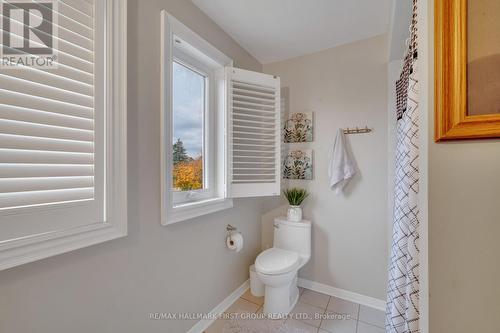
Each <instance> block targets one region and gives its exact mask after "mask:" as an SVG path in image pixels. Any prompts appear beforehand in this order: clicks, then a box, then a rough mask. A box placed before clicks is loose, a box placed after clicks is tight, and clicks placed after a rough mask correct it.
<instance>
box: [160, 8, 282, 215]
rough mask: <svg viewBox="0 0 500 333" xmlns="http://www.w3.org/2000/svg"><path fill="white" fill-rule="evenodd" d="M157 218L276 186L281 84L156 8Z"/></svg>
mask: <svg viewBox="0 0 500 333" xmlns="http://www.w3.org/2000/svg"><path fill="white" fill-rule="evenodd" d="M162 52H163V53H162V66H163V67H162V98H163V101H162V168H161V170H162V203H163V204H162V224H164V225H166V224H171V223H175V222H179V221H182V220H186V219H190V218H193V217H196V216H200V215H204V214H208V213H212V212H215V211H218V210H221V209H226V208H230V207H232V201H231V199H232V198H236V197H249V196H265V195H279V193H280V141H281V139H280V125H279V124H280V112H279V110H280V107H279V105H280V91H279V90H280V87H279V79H278V78H275V77H273V76H270V75H266V74H262V73H256V72H251V71H246V70H241V69H238V68H233V67H232V61H231V59H229V58H228V57H227V56H225V55H224V54H222V53H221V52H220V51H219V50H217V49H216V48H214V47H213V46H212V45H210V44H209V43H207V42H206V41H205V40H203V39H202V38H201V37H199V36H198V35H197V34H196V33H194V32H193V31H191V30H190V29H189V28H187V27H186V26H184V25H183V24H182V23H180V22H179V21H177V20H176V19H175V18H174V17H172V16H171V15H169V14H168V13H166V12H163V13H162Z"/></svg>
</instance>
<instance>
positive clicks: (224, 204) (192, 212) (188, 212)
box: [165, 198, 233, 225]
mask: <svg viewBox="0 0 500 333" xmlns="http://www.w3.org/2000/svg"><path fill="white" fill-rule="evenodd" d="M232 207H233V199H225V198H213V199H207V200H201V201H196V202H189V203H186V204H182V205H178V206H175V207H173V208H171V209H170V213H167V221H166V223H165V225H168V224H173V223H177V222H181V221H185V220H189V219H192V218H195V217H199V216H203V215H207V214H212V213H215V212H218V211H221V210H224V209H228V208H232Z"/></svg>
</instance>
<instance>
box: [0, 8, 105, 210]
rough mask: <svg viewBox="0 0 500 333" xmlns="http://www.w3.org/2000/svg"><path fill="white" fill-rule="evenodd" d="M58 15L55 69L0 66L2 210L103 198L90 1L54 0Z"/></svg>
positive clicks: (101, 120) (0, 175) (92, 13)
mask: <svg viewBox="0 0 500 333" xmlns="http://www.w3.org/2000/svg"><path fill="white" fill-rule="evenodd" d="M13 6H14V7H15V4H14V5H13ZM35 15H36V13H35ZM57 15H59V18H60V19H59V22H58V26H57V27H58V34H57V36H55V37H54V38H55V39H56V41H57V45H58V48H57V57H58V65H57V67H54V68H35V67H27V66H23V67H18V68H12V69H2V70H0V212H2V211H7V210H12V209H17V208H23V207H25V208H26V207H33V206H40V205H54V204H58V203H63V202H72V201H89V202H90V201H92V200H94V199H96V198H99V199H102V195H103V194H102V193H101V192H102V191H96V184H95V181H96V178H98V179H99V180H100V179H102V172H103V171H96V169H99V168H100V167H101V166H103V165H104V164H103V157H102V155H101V154H99V153H100V152H101V151H102V150H103V148H102V147H100V146H101V145H102V143H103V141H102V139H96V138H97V137H99V138H101V137H102V135H103V133H102V132H101V131H102V129H103V127H102V126H103V125H102V124H103V115H102V113H103V110H102V108H101V107H99V108H97V107H98V100H100V99H102V96H101V97H98V96H97V95H98V94H96V93H95V91H96V90H99V89H100V88H101V87H100V85H102V84H101V83H96V77H95V75H94V74H95V73H96V72H97V71H99V69H100V67H99V66H96V62H95V58H96V52H95V49H94V47H95V44H96V43H95V41H94V33H95V22H94V21H95V17H94V1H93V0H90V1H85V2H83V1H75V0H68V1H65V2H59V3H58V7H57ZM11 37H12V38H21V39H22V37H21V36H16V35H15V34H13V35H12V36H11ZM99 96H100V95H99ZM98 98H99V99H98ZM96 100H97V101H96ZM98 130H99V132H98ZM96 145H97V146H96ZM97 192H99V194H98V195H97ZM96 195H97V197H96ZM95 207H96V206H95V205H92V206H88V207H87V208H92V210H93V211H95ZM92 216H95V214H92Z"/></svg>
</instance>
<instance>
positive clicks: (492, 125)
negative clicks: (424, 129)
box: [434, 0, 500, 142]
mask: <svg viewBox="0 0 500 333" xmlns="http://www.w3.org/2000/svg"><path fill="white" fill-rule="evenodd" d="M471 1H473V0H471ZM467 10H468V2H467V0H439V1H435V31H434V33H435V36H434V37H435V41H434V47H435V54H434V57H435V103H436V104H435V140H436V142H438V141H444V140H459V139H484V138H498V137H500V114H498V113H496V114H495V113H492V114H481V115H468V111H467V108H468V103H467V101H468V100H467V99H468V96H467V86H468V81H467V80H468V75H467V54H468V53H467V51H468V49H467V38H468V29H467V18H468V16H467V15H468V14H467ZM499 19H500V14H499Z"/></svg>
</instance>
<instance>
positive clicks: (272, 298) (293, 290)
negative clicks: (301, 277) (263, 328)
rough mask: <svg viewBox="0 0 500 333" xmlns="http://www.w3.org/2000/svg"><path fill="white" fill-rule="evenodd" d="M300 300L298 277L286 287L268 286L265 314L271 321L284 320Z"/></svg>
mask: <svg viewBox="0 0 500 333" xmlns="http://www.w3.org/2000/svg"><path fill="white" fill-rule="evenodd" d="M298 300H299V288H298V287H297V276H295V278H294V279H293V280H292V282H291V283H289V284H286V285H284V286H275V287H272V286H268V285H266V290H265V298H264V309H263V312H264V314H265V315H266V316H267V317H268V318H271V319H281V318H284V317H286V316H287V315H288V314H289V313H290V311H292V309H293V308H294V307H295V305H296V304H297V301H298Z"/></svg>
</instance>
